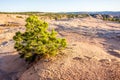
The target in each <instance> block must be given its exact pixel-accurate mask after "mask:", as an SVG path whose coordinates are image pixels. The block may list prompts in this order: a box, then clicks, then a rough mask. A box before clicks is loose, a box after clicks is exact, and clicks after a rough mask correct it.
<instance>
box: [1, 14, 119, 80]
mask: <svg viewBox="0 0 120 80" xmlns="http://www.w3.org/2000/svg"><path fill="white" fill-rule="evenodd" d="M17 16H18V15H17ZM10 21H11V22H16V23H19V24H20V25H19V26H16V27H15V26H14V27H12V26H11V27H9V26H0V80H16V79H19V80H120V76H119V75H120V24H119V23H113V22H105V21H102V20H99V19H95V18H92V17H88V18H80V19H64V20H58V21H54V20H52V21H48V23H49V29H52V28H55V30H56V31H57V32H58V33H59V34H58V36H59V37H64V38H66V40H67V42H68V46H67V48H66V49H65V50H64V51H62V52H60V54H59V55H57V56H56V57H54V58H52V59H49V60H47V59H43V60H40V61H39V62H37V63H36V64H34V66H31V67H29V68H28V66H29V65H28V64H26V63H25V62H24V60H22V59H20V58H19V55H18V53H17V52H16V50H15V49H14V41H13V40H12V37H13V35H14V33H15V32H16V31H24V30H25V28H24V26H23V25H24V24H25V16H24V15H23V18H22V19H21V18H16V15H4V14H3V15H2V16H0V24H5V22H10ZM28 76H29V77H28Z"/></svg>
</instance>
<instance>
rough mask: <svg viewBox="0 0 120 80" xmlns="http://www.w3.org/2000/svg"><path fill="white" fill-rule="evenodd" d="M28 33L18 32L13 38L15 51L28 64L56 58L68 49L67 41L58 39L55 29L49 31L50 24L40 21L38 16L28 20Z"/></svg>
mask: <svg viewBox="0 0 120 80" xmlns="http://www.w3.org/2000/svg"><path fill="white" fill-rule="evenodd" d="M26 22H27V23H26V25H25V27H26V31H25V32H24V33H21V32H17V33H16V35H15V36H14V37H13V39H14V40H15V46H14V47H15V49H17V51H18V52H19V54H20V57H21V58H24V59H25V60H26V61H28V62H33V61H36V60H38V59H41V58H44V57H46V56H47V57H50V56H55V55H56V54H58V52H59V51H60V50H62V49H64V48H65V47H66V40H65V39H61V38H58V37H57V32H56V31H55V30H54V29H53V30H52V31H51V32H50V31H48V30H47V29H48V24H47V23H46V22H44V21H40V20H39V19H38V17H37V16H30V17H28V18H27V19H26Z"/></svg>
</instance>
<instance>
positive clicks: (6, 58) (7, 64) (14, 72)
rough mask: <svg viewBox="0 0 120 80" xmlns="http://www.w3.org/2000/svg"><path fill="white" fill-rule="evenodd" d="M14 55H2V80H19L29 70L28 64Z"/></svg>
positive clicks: (0, 64) (0, 79)
mask: <svg viewBox="0 0 120 80" xmlns="http://www.w3.org/2000/svg"><path fill="white" fill-rule="evenodd" d="M13 53H14V51H13V52H4V53H0V80H17V79H18V78H19V77H20V75H21V74H22V73H23V72H24V71H25V70H26V68H27V65H28V64H27V63H25V61H24V60H23V59H20V58H19V55H18V54H13Z"/></svg>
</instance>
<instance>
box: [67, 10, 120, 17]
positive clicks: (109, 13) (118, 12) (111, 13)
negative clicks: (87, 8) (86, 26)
mask: <svg viewBox="0 0 120 80" xmlns="http://www.w3.org/2000/svg"><path fill="white" fill-rule="evenodd" d="M67 13H68V14H102V15H104V14H105V15H112V16H118V17H120V11H116V12H113V11H103V12H67Z"/></svg>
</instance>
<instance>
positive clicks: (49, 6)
mask: <svg viewBox="0 0 120 80" xmlns="http://www.w3.org/2000/svg"><path fill="white" fill-rule="evenodd" d="M0 11H1V12H2V11H3V12H7V11H9V12H21V11H23V12H24V11H39V12H70V11H120V0H0Z"/></svg>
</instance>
